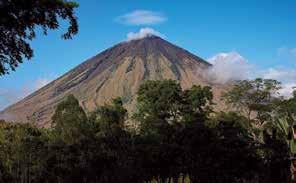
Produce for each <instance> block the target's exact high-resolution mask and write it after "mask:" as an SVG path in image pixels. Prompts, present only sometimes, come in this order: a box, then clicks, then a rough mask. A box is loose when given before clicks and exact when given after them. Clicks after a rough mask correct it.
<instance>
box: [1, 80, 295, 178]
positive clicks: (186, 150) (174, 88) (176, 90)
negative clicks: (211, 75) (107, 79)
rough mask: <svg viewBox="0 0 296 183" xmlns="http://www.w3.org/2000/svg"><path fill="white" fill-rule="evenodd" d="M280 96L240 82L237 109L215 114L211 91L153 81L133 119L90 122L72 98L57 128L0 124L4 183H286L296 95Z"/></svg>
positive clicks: (112, 113) (93, 116)
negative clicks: (286, 97)
mask: <svg viewBox="0 0 296 183" xmlns="http://www.w3.org/2000/svg"><path fill="white" fill-rule="evenodd" d="M279 89H280V83H279V82H277V81H275V80H263V79H256V80H244V81H239V82H238V83H237V84H235V85H234V87H233V89H231V90H230V91H228V92H227V93H225V94H224V95H223V99H224V101H225V103H226V104H227V105H228V106H229V109H228V110H227V111H221V112H214V111H213V109H214V108H215V106H216V104H215V103H214V102H213V94H212V91H211V88H210V87H208V86H204V87H202V86H193V87H192V88H190V89H187V90H182V88H181V86H180V84H178V83H176V81H173V80H163V81H146V82H145V83H144V84H142V85H141V87H140V88H139V91H138V97H137V105H136V110H135V112H134V114H132V115H130V116H128V113H127V110H126V109H125V108H124V107H123V106H124V103H123V101H122V100H121V98H116V99H114V100H113V102H112V104H110V105H105V106H101V107H98V108H97V109H96V110H95V111H93V112H90V113H86V112H85V111H84V110H83V108H82V107H81V106H80V105H79V102H78V100H77V99H76V98H75V97H74V96H73V95H69V96H68V97H67V98H66V99H65V100H64V101H63V102H61V103H60V104H59V105H58V106H57V108H56V111H55V114H54V116H53V118H52V120H53V123H52V128H49V129H45V128H44V129H40V128H36V127H34V125H32V124H31V125H30V124H15V123H9V122H4V121H2V122H1V123H0V182H6V183H10V182H13V183H40V182H42V183H75V182H77V183H149V182H158V183H178V182H182V183H184V182H186V183H188V182H191V183H236V182H238V183H239V182H242V183H243V182H254V183H286V182H288V181H292V180H293V179H294V177H293V173H294V171H293V169H294V164H293V155H294V153H295V149H296V148H295V147H296V145H294V138H295V137H294V123H295V118H294V116H295V114H296V93H295V95H294V97H292V98H289V99H285V98H283V97H281V96H279V94H278V91H279ZM127 119H128V120H127ZM126 121H128V122H126ZM126 123H130V124H133V127H130V126H127V125H126Z"/></svg>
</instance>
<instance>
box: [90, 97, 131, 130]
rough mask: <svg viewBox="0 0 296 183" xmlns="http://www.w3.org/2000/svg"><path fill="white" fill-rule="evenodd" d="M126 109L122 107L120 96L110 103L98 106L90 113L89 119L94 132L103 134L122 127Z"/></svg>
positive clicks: (125, 117)
mask: <svg viewBox="0 0 296 183" xmlns="http://www.w3.org/2000/svg"><path fill="white" fill-rule="evenodd" d="M126 119H127V110H126V109H125V108H124V107H123V102H122V100H121V98H115V99H113V101H112V104H111V105H105V106H100V107H98V108H97V109H96V110H95V111H93V112H91V113H90V116H89V120H90V122H91V123H92V124H93V125H94V130H95V133H97V134H98V135H99V134H100V135H104V134H105V133H109V132H111V131H112V130H118V129H123V128H124V122H125V121H126Z"/></svg>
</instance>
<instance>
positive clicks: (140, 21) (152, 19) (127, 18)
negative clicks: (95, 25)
mask: <svg viewBox="0 0 296 183" xmlns="http://www.w3.org/2000/svg"><path fill="white" fill-rule="evenodd" d="M115 20H116V21H117V22H119V23H122V24H126V25H155V24H160V23H163V22H165V21H167V17H166V16H165V15H163V14H162V13H159V12H154V11H148V10H135V11H133V12H130V13H127V14H125V15H122V16H119V17H117V18H116V19H115Z"/></svg>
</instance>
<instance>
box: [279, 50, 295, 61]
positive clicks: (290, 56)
mask: <svg viewBox="0 0 296 183" xmlns="http://www.w3.org/2000/svg"><path fill="white" fill-rule="evenodd" d="M277 55H278V56H279V57H281V58H284V59H286V60H295V59H296V48H288V47H280V48H278V49H277Z"/></svg>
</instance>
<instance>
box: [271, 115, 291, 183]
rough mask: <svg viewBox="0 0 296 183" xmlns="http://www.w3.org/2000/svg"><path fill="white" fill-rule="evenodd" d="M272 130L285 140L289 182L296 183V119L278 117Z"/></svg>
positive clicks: (272, 124) (273, 123)
mask: <svg viewBox="0 0 296 183" xmlns="http://www.w3.org/2000/svg"><path fill="white" fill-rule="evenodd" d="M270 124H271V126H272V127H273V128H275V129H276V130H277V132H278V133H280V134H281V135H282V136H283V137H284V138H285V140H286V142H287V145H288V147H289V154H290V164H291V165H290V171H291V177H290V182H291V183H295V182H296V161H295V160H296V159H295V157H296V117H295V116H289V117H278V118H276V119H275V120H274V121H273V122H272V123H270Z"/></svg>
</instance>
